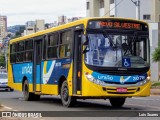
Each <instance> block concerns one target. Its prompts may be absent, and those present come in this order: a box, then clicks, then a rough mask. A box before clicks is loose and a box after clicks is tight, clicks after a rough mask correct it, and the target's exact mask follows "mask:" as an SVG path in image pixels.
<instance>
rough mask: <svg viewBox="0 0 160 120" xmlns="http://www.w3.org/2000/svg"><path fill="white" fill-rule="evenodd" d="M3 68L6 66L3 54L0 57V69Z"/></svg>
mask: <svg viewBox="0 0 160 120" xmlns="http://www.w3.org/2000/svg"><path fill="white" fill-rule="evenodd" d="M1 66H2V67H5V66H6V62H5V56H4V54H1V55H0V67H1Z"/></svg>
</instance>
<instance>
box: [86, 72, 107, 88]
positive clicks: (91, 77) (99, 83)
mask: <svg viewBox="0 0 160 120" xmlns="http://www.w3.org/2000/svg"><path fill="white" fill-rule="evenodd" d="M85 76H86V78H87V79H88V80H89V81H91V82H93V83H95V84H98V85H101V86H106V83H105V82H104V81H101V80H98V79H95V78H94V77H93V76H92V75H91V74H89V73H87V72H86V73H85Z"/></svg>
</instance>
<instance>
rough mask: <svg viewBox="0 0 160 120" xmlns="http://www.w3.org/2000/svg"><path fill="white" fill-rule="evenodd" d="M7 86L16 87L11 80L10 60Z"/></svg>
mask: <svg viewBox="0 0 160 120" xmlns="http://www.w3.org/2000/svg"><path fill="white" fill-rule="evenodd" d="M8 86H9V87H11V88H13V89H16V88H15V86H14V80H13V71H12V65H11V64H10V62H8Z"/></svg>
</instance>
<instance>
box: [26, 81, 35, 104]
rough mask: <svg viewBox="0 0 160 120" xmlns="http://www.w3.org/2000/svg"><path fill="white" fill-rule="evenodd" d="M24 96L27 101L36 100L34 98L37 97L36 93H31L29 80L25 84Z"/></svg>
mask: <svg viewBox="0 0 160 120" xmlns="http://www.w3.org/2000/svg"><path fill="white" fill-rule="evenodd" d="M23 95H24V99H25V100H26V101H31V100H34V97H35V96H34V93H30V92H29V85H28V81H27V80H25V81H24V84H23Z"/></svg>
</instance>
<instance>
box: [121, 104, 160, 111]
mask: <svg viewBox="0 0 160 120" xmlns="http://www.w3.org/2000/svg"><path fill="white" fill-rule="evenodd" d="M125 105H131V106H134V107H136V106H139V107H145V108H146V107H148V108H154V109H158V110H160V107H155V106H154V107H153V106H146V105H138V104H130V103H125V104H124V106H125Z"/></svg>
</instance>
